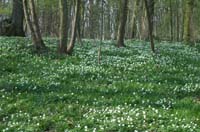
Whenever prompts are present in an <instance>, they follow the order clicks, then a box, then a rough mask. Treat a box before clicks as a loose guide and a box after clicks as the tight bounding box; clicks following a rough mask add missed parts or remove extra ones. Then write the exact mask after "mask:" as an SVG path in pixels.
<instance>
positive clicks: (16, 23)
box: [0, 0, 25, 37]
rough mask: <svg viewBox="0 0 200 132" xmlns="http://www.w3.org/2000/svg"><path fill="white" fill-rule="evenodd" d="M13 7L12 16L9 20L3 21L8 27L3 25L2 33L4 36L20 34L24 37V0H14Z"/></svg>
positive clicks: (0, 33)
mask: <svg viewBox="0 0 200 132" xmlns="http://www.w3.org/2000/svg"><path fill="white" fill-rule="evenodd" d="M12 5H13V8H12V16H11V18H10V20H9V21H4V20H3V21H4V22H3V21H2V22H1V23H2V24H3V23H5V22H6V25H7V27H2V32H0V35H3V36H20V37H24V36H25V32H24V29H23V20H24V12H23V4H22V0H13V4H12Z"/></svg>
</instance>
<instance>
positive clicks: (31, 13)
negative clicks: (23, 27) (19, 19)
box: [23, 0, 46, 50]
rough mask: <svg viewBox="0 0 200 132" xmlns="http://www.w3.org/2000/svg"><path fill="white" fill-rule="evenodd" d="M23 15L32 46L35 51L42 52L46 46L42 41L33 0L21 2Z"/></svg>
mask: <svg viewBox="0 0 200 132" xmlns="http://www.w3.org/2000/svg"><path fill="white" fill-rule="evenodd" d="M23 7H24V15H25V19H26V22H27V25H28V27H29V28H30V31H31V37H32V40H33V44H34V46H35V48H36V49H37V50H44V49H46V46H45V44H44V42H43V40H42V36H41V33H40V28H39V24H38V18H37V15H36V11H35V4H34V1H33V0H23Z"/></svg>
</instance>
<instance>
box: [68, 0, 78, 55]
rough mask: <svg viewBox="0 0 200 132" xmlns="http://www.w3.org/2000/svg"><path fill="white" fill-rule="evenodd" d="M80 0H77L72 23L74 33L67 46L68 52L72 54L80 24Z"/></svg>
mask: <svg viewBox="0 0 200 132" xmlns="http://www.w3.org/2000/svg"><path fill="white" fill-rule="evenodd" d="M80 2H81V0H77V1H76V7H75V16H74V20H73V23H72V35H71V40H70V43H69V45H68V47H67V54H72V52H73V49H74V46H75V42H76V37H77V26H78V21H79V15H80V13H79V11H80Z"/></svg>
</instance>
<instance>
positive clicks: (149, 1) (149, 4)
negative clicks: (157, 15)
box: [144, 0, 155, 53]
mask: <svg viewBox="0 0 200 132" xmlns="http://www.w3.org/2000/svg"><path fill="white" fill-rule="evenodd" d="M144 1H145V7H146V11H147V17H148V26H149V38H150V41H151V49H152V51H153V52H154V53H155V46H154V40H153V39H154V38H153V16H154V0H144Z"/></svg>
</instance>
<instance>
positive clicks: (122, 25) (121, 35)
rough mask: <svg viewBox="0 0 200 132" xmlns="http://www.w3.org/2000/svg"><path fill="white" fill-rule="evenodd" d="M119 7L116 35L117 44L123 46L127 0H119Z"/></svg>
mask: <svg viewBox="0 0 200 132" xmlns="http://www.w3.org/2000/svg"><path fill="white" fill-rule="evenodd" d="M120 2H121V5H122V6H121V8H120V23H119V28H118V36H117V46H118V47H125V44H124V37H125V27H126V21H127V13H128V0H121V1H120Z"/></svg>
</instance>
